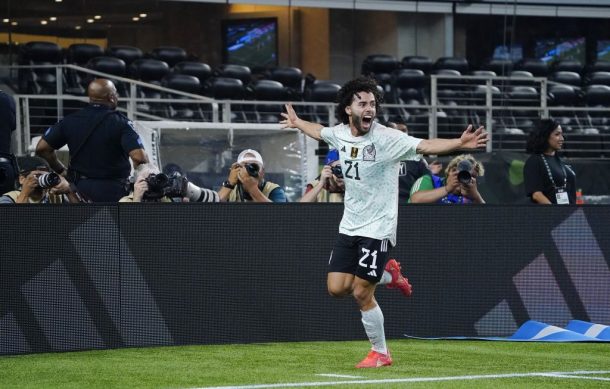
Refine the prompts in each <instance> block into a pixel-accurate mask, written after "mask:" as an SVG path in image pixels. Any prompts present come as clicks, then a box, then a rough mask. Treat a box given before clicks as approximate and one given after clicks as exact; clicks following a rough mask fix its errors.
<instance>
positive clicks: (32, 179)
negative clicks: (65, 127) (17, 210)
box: [0, 156, 80, 204]
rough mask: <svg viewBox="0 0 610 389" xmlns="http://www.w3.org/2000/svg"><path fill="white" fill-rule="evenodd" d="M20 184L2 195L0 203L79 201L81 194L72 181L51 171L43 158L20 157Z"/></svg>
mask: <svg viewBox="0 0 610 389" xmlns="http://www.w3.org/2000/svg"><path fill="white" fill-rule="evenodd" d="M19 165H20V171H19V185H20V186H21V190H14V191H10V192H7V193H5V194H4V195H2V196H0V204H28V203H30V204H46V203H68V202H71V203H78V202H80V198H79V195H78V194H77V193H75V192H74V191H73V189H72V188H71V186H70V183H69V182H68V181H67V180H66V179H65V178H64V177H62V176H60V175H58V174H56V173H50V169H49V165H47V163H46V161H45V160H44V159H42V158H38V157H29V156H28V157H23V158H21V159H20V163H19Z"/></svg>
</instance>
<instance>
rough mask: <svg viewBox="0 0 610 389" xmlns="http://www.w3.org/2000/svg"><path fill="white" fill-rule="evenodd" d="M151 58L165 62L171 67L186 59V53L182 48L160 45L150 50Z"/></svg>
mask: <svg viewBox="0 0 610 389" xmlns="http://www.w3.org/2000/svg"><path fill="white" fill-rule="evenodd" d="M151 55H152V58H154V59H158V60H159V61H163V62H166V63H167V64H168V65H169V66H170V67H173V66H174V65H176V64H177V63H179V62H184V61H186V60H187V58H188V55H187V54H186V51H185V50H184V49H183V48H180V47H174V46H160V47H157V48H155V49H153V50H152V52H151Z"/></svg>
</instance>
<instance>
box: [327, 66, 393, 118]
mask: <svg viewBox="0 0 610 389" xmlns="http://www.w3.org/2000/svg"><path fill="white" fill-rule="evenodd" d="M358 92H368V93H372V94H373V96H375V109H376V110H377V115H379V114H380V113H381V105H380V104H381V103H382V102H383V96H382V94H381V91H380V90H379V89H378V85H377V81H375V79H373V78H370V77H358V78H355V79H353V80H351V81H348V82H347V83H346V84H345V85H343V87H342V88H341V89H340V90H339V92H338V93H337V104H339V106H338V107H337V116H338V117H339V120H340V121H341V123H343V124H348V123H349V115H348V114H347V113H346V112H345V108H346V107H349V106H350V105H351V104H352V101H353V100H354V95H355V94H356V93H358Z"/></svg>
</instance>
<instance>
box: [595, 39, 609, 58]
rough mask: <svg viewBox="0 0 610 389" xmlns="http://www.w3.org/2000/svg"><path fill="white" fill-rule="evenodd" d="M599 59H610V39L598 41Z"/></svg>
mask: <svg viewBox="0 0 610 389" xmlns="http://www.w3.org/2000/svg"><path fill="white" fill-rule="evenodd" d="M597 60H598V61H610V40H603V41H597Z"/></svg>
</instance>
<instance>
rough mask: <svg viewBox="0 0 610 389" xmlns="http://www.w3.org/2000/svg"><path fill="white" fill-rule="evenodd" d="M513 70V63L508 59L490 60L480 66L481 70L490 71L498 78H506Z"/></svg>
mask: <svg viewBox="0 0 610 389" xmlns="http://www.w3.org/2000/svg"><path fill="white" fill-rule="evenodd" d="M513 68H514V64H513V61H511V60H508V59H491V60H488V61H486V62H485V63H484V64H483V66H481V70H491V71H493V72H495V73H496V74H497V75H498V76H508V75H509V74H510V72H512V71H513Z"/></svg>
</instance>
